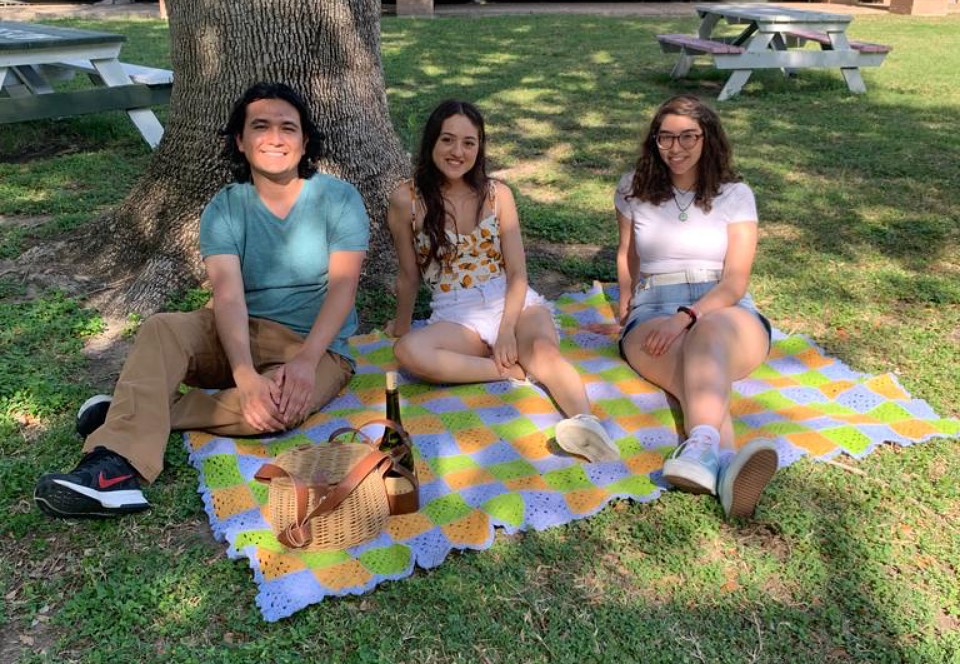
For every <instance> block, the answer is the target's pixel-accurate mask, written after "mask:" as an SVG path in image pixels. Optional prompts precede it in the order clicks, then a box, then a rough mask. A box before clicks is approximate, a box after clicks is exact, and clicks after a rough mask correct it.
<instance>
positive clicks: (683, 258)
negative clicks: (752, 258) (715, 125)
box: [613, 171, 757, 274]
mask: <svg viewBox="0 0 960 664" xmlns="http://www.w3.org/2000/svg"><path fill="white" fill-rule="evenodd" d="M632 182H633V172H632V171H631V172H630V173H626V174H625V175H624V176H623V177H622V178H620V184H619V185H617V191H616V193H615V194H614V197H613V202H614V205H616V207H617V211H618V212H620V214H622V215H623V216H624V217H626V218H627V219H630V220H631V221H632V222H633V246H634V247H635V249H636V252H637V255H638V257H639V259H640V263H639V264H640V271H641V272H643V273H645V274H663V273H665V272H680V271H682V270H685V269H695V268H703V269H707V270H722V269H723V259H724V257H725V256H726V254H727V224H733V223H737V222H741V221H749V222H753V223H756V222H757V204H756V201H755V200H754V198H753V191H751V190H750V187H748V186H747V185H745V184H744V183H742V182H731V183H728V184H725V185H722V186H721V187H720V194H719V195H718V196H717V197H716V198H714V199H713V207H712V208H711V210H710V213H709V214H705V213H704V212H703V210H701V209H700V208H698V207H697V206H696V205H692V204H691V205H690V207H688V208H686V213H687V219H686V221H680V219H679V217H680V212H681V210H680V207H679V205H678V204H677V202H676V200H674V199H673V198H671V199H670V200H668V201H667V202H666V203H662V204H660V205H653V204H652V203H645V202H641V201H639V200H637V199H635V198H627V193H628V192H629V191H630V189H631V183H632ZM674 191H675V193H676V197H677V198H679V199H680V203H682V204H683V205H686V204H687V203H689V202H690V198H691V196H693V193H692V192H691V193H689V194H686V195H684V194H682V193H680V192H677V191H676V190H674Z"/></svg>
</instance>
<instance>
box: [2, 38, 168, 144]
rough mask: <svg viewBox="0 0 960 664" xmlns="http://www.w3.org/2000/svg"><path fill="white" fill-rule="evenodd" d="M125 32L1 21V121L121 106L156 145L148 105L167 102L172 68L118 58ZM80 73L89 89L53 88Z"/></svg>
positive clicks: (157, 127)
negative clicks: (143, 65) (54, 85)
mask: <svg viewBox="0 0 960 664" xmlns="http://www.w3.org/2000/svg"><path fill="white" fill-rule="evenodd" d="M125 40H126V37H124V36H123V35H118V34H112V33H107V32H94V31H92V30H78V29H75V28H61V27H54V26H47V25H35V24H31V23H19V22H14V21H0V124H2V123H9V122H23V121H27V120H40V119H48V118H57V117H68V116H73V115H81V114H84V113H98V112H102V111H107V110H124V111H126V112H127V115H129V116H130V119H131V120H132V121H133V123H134V125H136V127H137V130H138V131H139V132H140V134H141V135H142V136H143V138H144V140H146V142H147V143H148V144H149V145H150V147H152V148H155V147H156V146H157V144H158V143H159V142H160V139H161V137H162V136H163V126H162V125H161V124H160V121H159V120H158V119H157V116H156V115H154V113H153V111H151V110H150V108H149V107H150V106H154V105H157V104H164V103H167V102H168V101H169V99H170V89H171V86H172V82H173V75H172V73H171V72H169V71H167V70H164V69H154V68H151V67H141V66H138V65H129V64H127V63H123V62H120V49H121V47H122V46H123V42H124V41H125ZM77 72H81V73H85V74H87V75H88V76H89V77H90V80H91V81H92V82H93V83H94V86H95V87H93V88H92V89H81V90H69V91H64V92H58V91H56V90H54V87H53V82H54V81H57V80H62V79H66V78H70V77H72V76H73V75H74V74H76V73H77Z"/></svg>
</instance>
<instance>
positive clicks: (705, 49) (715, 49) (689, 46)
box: [657, 35, 745, 55]
mask: <svg viewBox="0 0 960 664" xmlns="http://www.w3.org/2000/svg"><path fill="white" fill-rule="evenodd" d="M657 41H658V42H660V50H661V51H662V52H663V53H683V54H685V55H696V54H706V55H739V54H740V53H743V52H744V51H745V49H744V48H742V47H740V46H735V45H733V44H729V43H727V42H724V41H718V40H716V39H700V38H699V37H694V36H692V35H657Z"/></svg>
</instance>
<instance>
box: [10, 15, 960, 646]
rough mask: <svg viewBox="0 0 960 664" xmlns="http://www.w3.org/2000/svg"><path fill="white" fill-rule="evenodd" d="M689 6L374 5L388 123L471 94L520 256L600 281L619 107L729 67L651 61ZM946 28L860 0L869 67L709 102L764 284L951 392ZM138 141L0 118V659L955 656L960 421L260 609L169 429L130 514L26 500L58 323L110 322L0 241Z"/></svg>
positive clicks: (73, 372)
mask: <svg viewBox="0 0 960 664" xmlns="http://www.w3.org/2000/svg"><path fill="white" fill-rule="evenodd" d="M690 13H691V16H690V17H689V18H682V19H679V18H666V17H664V18H636V19H622V18H621V19H613V18H601V17H546V16H539V17H519V18H518V17H513V18H486V19H435V20H408V19H407V20H400V19H391V18H387V19H384V22H383V54H384V62H385V67H386V76H387V82H388V88H389V89H388V95H389V100H390V106H391V112H392V115H393V120H394V124H395V127H396V129H397V131H398V133H399V134H400V136H401V139H402V141H403V142H404V144H405V145H406V146H408V147H409V149H411V150H412V149H413V148H414V142H415V134H416V132H417V129H418V127H419V126H420V124H421V122H422V120H423V119H424V118H425V117H426V114H427V112H428V111H429V109H430V108H432V107H433V105H434V104H435V103H436V102H437V101H439V100H440V99H442V98H445V97H448V96H461V97H466V98H471V99H474V100H476V101H477V102H478V104H479V105H480V106H481V107H482V109H483V110H484V111H485V112H486V114H487V120H488V131H489V133H490V136H491V141H492V143H491V148H490V150H491V155H490V156H491V159H492V161H493V163H494V166H495V168H496V169H498V172H500V173H501V174H502V175H503V177H505V178H506V179H507V180H508V181H509V182H510V183H511V185H513V186H514V187H515V190H516V191H517V194H518V200H519V203H520V208H521V219H522V223H523V226H524V232H525V237H526V239H527V241H528V243H529V246H530V249H529V251H530V263H531V268H532V269H531V279H532V282H533V284H534V285H535V286H536V285H537V284H538V282H539V281H540V280H546V279H547V278H551V279H557V278H559V279H560V280H561V281H562V282H563V283H565V284H569V285H570V286H571V287H575V286H576V285H579V284H585V283H588V282H589V281H590V280H592V279H604V280H612V279H613V278H614V274H615V272H614V264H613V259H612V256H613V253H612V249H613V247H614V246H615V242H616V222H615V218H614V216H613V213H612V190H613V187H614V185H615V183H616V181H617V179H618V177H619V175H620V173H621V172H623V171H625V170H627V169H628V168H629V167H630V164H631V161H632V159H633V155H634V154H635V149H636V145H637V143H638V138H639V133H640V131H641V128H642V127H641V125H642V123H643V122H644V121H645V120H647V119H648V118H649V116H650V114H651V112H652V110H653V109H654V108H655V107H656V105H657V104H658V103H659V102H661V101H662V100H663V99H665V98H666V97H667V96H669V95H670V94H672V93H674V92H678V91H686V92H695V93H702V94H703V95H704V96H706V97H707V98H715V96H716V94H717V92H718V91H719V89H720V87H722V84H723V81H724V79H725V74H723V73H719V72H716V71H713V70H712V69H711V68H709V67H707V66H701V67H696V68H695V70H694V73H693V75H692V77H691V78H690V79H688V80H685V81H682V82H677V81H672V80H671V79H670V78H669V76H668V72H669V70H670V68H671V66H672V60H671V59H670V58H668V57H667V56H663V55H661V54H660V53H659V49H658V47H657V44H656V41H655V39H654V35H655V34H656V33H660V32H692V31H693V30H694V29H695V27H696V19H695V17H694V16H693V12H692V11H691V12H690ZM65 25H74V26H79V27H89V28H93V29H103V30H108V31H111V32H122V33H124V34H126V35H127V36H128V44H127V46H125V48H124V57H125V59H126V60H129V61H133V62H140V63H144V64H149V65H153V66H165V65H168V64H169V57H168V52H167V48H168V46H167V42H166V35H165V26H164V24H162V23H160V22H158V21H157V22H152V21H131V22H119V21H118V22H82V23H81V22H68V23H65ZM958 31H960V15H953V16H950V17H948V18H939V19H923V18H915V17H904V16H892V15H891V16H879V17H873V16H869V17H867V16H862V17H861V16H858V17H857V18H856V20H855V21H854V23H853V24H852V27H851V30H850V32H851V35H852V36H854V37H856V38H858V39H862V40H865V41H876V42H880V43H886V44H891V45H892V46H893V47H894V51H893V52H892V54H891V55H890V56H889V57H888V58H887V60H886V62H885V63H884V65H883V66H882V67H880V68H871V69H867V70H865V71H864V79H865V81H866V84H867V88H868V91H869V92H868V93H867V94H866V95H863V96H854V95H850V94H849V93H848V92H847V90H846V86H845V84H844V83H843V80H842V78H841V77H840V75H839V72H836V71H803V72H802V73H801V74H800V76H799V77H798V78H796V79H792V80H785V79H783V78H782V77H781V76H780V75H779V74H778V73H776V72H769V73H763V74H760V75H755V76H754V78H753V79H752V80H751V82H750V84H748V85H747V87H746V89H745V91H744V93H743V94H742V96H740V97H738V98H735V99H733V100H731V101H728V102H724V103H722V104H718V105H717V108H718V110H719V111H720V113H721V116H722V118H723V120H724V122H725V124H726V127H727V129H728V131H729V133H730V135H731V139H732V142H733V145H734V146H735V149H736V156H737V163H738V165H739V167H740V169H741V171H742V173H743V175H744V177H745V179H746V180H747V182H749V183H750V185H751V186H752V187H753V188H754V190H755V192H756V195H757V201H758V205H759V209H760V218H761V225H760V233H761V237H760V247H759V254H758V258H757V262H756V267H755V273H754V280H753V286H752V291H753V294H754V296H755V299H756V300H757V301H758V303H759V305H760V306H761V308H762V309H763V310H764V312H765V313H766V314H767V315H768V316H769V317H770V319H771V320H772V321H773V323H774V325H776V326H777V327H778V328H780V329H781V330H783V331H785V332H789V333H803V334H807V335H809V336H811V337H812V338H813V339H815V340H816V341H817V343H819V344H821V345H822V346H823V347H825V348H826V349H827V350H828V351H829V352H830V353H831V354H833V355H835V356H837V357H839V358H841V359H842V360H843V361H845V362H846V363H847V364H849V365H851V366H852V367H853V368H855V369H857V370H860V371H864V372H870V373H883V372H893V373H895V374H896V375H897V376H898V378H899V380H900V381H901V382H902V383H903V385H904V386H905V387H906V388H907V389H908V390H909V391H910V392H911V393H912V394H913V395H914V396H915V397H917V398H921V399H925V400H926V401H928V402H929V403H930V404H931V405H932V406H933V407H934V409H935V410H937V412H939V413H940V414H941V415H943V416H949V417H958V416H960V405H958V404H960V381H958V375H960V258H958V256H960V188H958V183H960V132H958V131H957V124H958V120H960V86H958V85H957V84H956V76H957V74H956V72H957V71H960V49H956V48H952V49H951V48H944V47H943V45H944V44H947V43H955V42H956V34H957V33H958ZM162 114H163V111H161V119H163V117H162ZM27 152H29V153H30V154H31V155H32V156H31V157H30V158H23V156H22V155H23V154H25V153H27ZM149 157H150V155H149V153H148V151H147V149H146V146H145V145H144V143H143V142H142V139H141V138H140V136H139V134H137V133H136V131H135V130H134V128H133V125H132V124H131V123H130V122H129V121H128V120H127V118H126V117H125V116H124V115H122V114H119V113H112V114H102V115H96V116H86V117H82V118H76V119H70V120H63V121H59V122H37V123H29V124H23V125H4V126H3V127H2V128H0V513H2V514H3V515H4V519H3V522H2V525H0V559H2V560H3V563H4V564H3V565H2V566H0V596H2V598H3V601H2V604H0V662H4V663H6V662H63V661H81V662H106V661H111V662H128V661H141V662H204V663H206V662H231V663H233V662H254V661H257V662H260V661H265V662H305V661H306V662H314V661H315V662H325V661H330V662H338V661H357V662H394V661H410V662H787V661H788V662H808V661H809V662H904V661H906V662H960V584H958V583H957V575H958V572H960V446H958V445H957V442H958V441H956V440H953V441H949V440H940V441H937V442H933V443H929V444H924V445H918V446H915V447H913V448H908V449H901V448H894V447H885V448H883V449H880V450H879V451H877V452H876V453H874V454H872V455H870V456H868V457H866V458H865V459H863V460H860V461H855V460H851V459H840V460H839V463H838V464H823V463H815V462H810V461H806V460H801V461H800V462H798V463H796V464H794V465H792V466H791V467H789V468H788V469H786V470H784V471H783V472H781V473H780V474H778V475H777V477H776V478H775V479H774V481H773V482H772V484H771V485H770V487H769V488H768V490H767V492H766V494H765V496H764V499H763V501H762V502H761V506H760V509H759V511H758V514H757V518H756V520H755V521H753V522H752V523H747V524H736V525H727V524H724V523H723V521H722V518H721V516H722V515H721V510H720V507H719V505H718V504H716V502H715V501H713V500H708V499H705V498H703V497H696V496H690V495H684V494H670V495H667V496H664V497H663V498H661V499H660V500H657V501H655V502H653V503H651V504H644V505H640V504H632V503H629V502H621V503H618V504H615V505H613V506H611V507H609V508H608V509H606V510H604V511H603V512H601V513H600V514H599V515H597V516H596V517H593V518H591V519H587V520H584V521H579V522H575V523H572V524H570V525H567V526H564V527H560V528H554V529H551V530H547V531H544V532H529V533H522V534H519V535H516V536H512V537H507V536H502V535H501V536H499V537H498V538H497V542H496V544H495V545H494V546H493V548H492V549H490V550H488V551H484V552H468V553H463V554H460V555H453V556H451V557H450V558H449V559H448V560H447V561H446V562H445V563H444V564H443V565H441V566H440V567H439V568H437V569H434V570H431V571H426V572H425V571H422V570H420V571H417V572H416V573H415V574H414V576H413V577H412V578H410V579H407V580H404V581H402V582H397V583H386V584H384V585H382V586H381V587H380V588H378V589H377V590H375V591H374V592H372V593H369V594H367V595H364V596H361V597H350V598H346V599H334V600H329V601H325V602H323V603H322V604H320V605H315V606H313V607H310V608H307V609H305V610H303V611H300V612H299V613H297V614H295V615H294V616H293V617H292V618H290V619H287V620H284V621H282V622H280V623H276V624H267V623H264V622H263V621H262V620H261V619H260V614H259V612H258V610H257V609H256V607H255V605H254V595H255V592H256V588H255V585H254V583H253V579H252V575H251V573H250V571H249V570H248V568H247V564H246V561H237V562H234V561H230V560H228V559H227V558H226V556H225V555H224V553H223V545H221V544H219V543H216V542H214V541H213V540H212V537H211V536H210V533H209V528H208V526H207V522H206V517H205V515H204V513H203V509H202V506H201V503H200V500H199V497H198V496H197V494H196V487H197V474H196V472H195V471H194V470H193V469H192V468H191V467H189V466H188V464H187V462H186V455H185V452H184V451H183V449H182V446H181V445H180V444H179V439H178V438H175V439H174V443H173V444H171V445H170V446H169V449H168V452H167V464H168V466H167V470H166V471H165V472H164V474H163V475H162V476H161V478H160V480H159V482H158V483H157V484H156V485H155V486H154V487H151V488H150V489H149V492H148V496H149V498H150V500H151V502H152V503H153V504H154V509H153V510H151V511H150V512H148V513H146V514H144V515H141V516H137V517H133V518H127V519H123V520H119V521H112V522H106V523H104V522H83V523H78V522H69V521H54V520H50V519H46V518H44V517H43V516H42V515H41V514H40V513H39V512H38V511H37V510H36V508H35V507H34V506H33V503H32V500H31V495H32V488H33V485H34V483H35V481H36V479H37V477H38V476H39V475H40V474H41V473H43V472H45V471H49V470H53V469H61V468H67V467H71V466H72V465H73V464H74V463H75V462H76V460H77V458H78V450H79V443H78V441H77V440H76V438H75V436H74V434H73V433H72V416H73V412H74V410H75V408H76V406H77V405H78V404H79V403H80V401H82V399H83V398H85V397H86V396H88V395H89V393H90V392H91V390H92V389H93V384H92V379H91V378H90V373H91V370H92V369H94V368H93V367H90V366H88V364H87V362H86V360H85V359H84V357H83V356H82V354H81V352H80V351H81V348H82V345H83V343H84V340H85V339H87V338H89V337H90V336H91V335H94V334H96V333H97V332H99V331H100V330H101V329H102V328H103V326H104V321H103V320H102V319H101V318H100V317H99V316H98V315H97V313H96V312H94V311H90V310H87V309H84V308H83V306H82V301H78V299H76V298H72V297H68V296H65V295H63V294H61V293H58V292H56V291H52V290H37V289H36V288H33V287H31V286H30V285H29V284H25V283H23V282H21V281H19V280H16V279H12V278H11V277H10V276H9V274H8V273H7V271H6V270H5V269H4V263H3V262H2V261H7V260H12V259H14V258H16V257H17V256H19V255H21V254H22V253H23V252H25V251H28V250H29V249H30V247H32V246H34V245H37V244H39V243H44V242H49V241H53V240H56V238H57V237H58V235H59V234H61V233H63V232H64V231H66V230H68V229H72V228H76V227H77V226H79V225H82V224H84V223H86V222H87V221H88V220H90V219H92V218H93V217H94V216H95V215H96V214H97V213H98V211H99V210H102V209H104V208H107V207H109V206H111V205H114V204H116V203H117V202H118V201H120V200H121V199H122V198H123V197H124V195H125V194H126V192H127V191H128V190H129V189H130V187H132V186H133V184H134V183H135V181H136V178H137V175H138V173H139V172H141V170H142V169H143V167H144V165H145V164H146V163H147V161H148V159H149ZM544 248H549V252H547V251H546V250H545V249H544ZM374 299H376V298H374ZM388 313H389V312H388V311H368V312H366V314H367V319H368V321H369V323H370V324H378V323H382V322H383V318H385V317H386V316H387V315H388Z"/></svg>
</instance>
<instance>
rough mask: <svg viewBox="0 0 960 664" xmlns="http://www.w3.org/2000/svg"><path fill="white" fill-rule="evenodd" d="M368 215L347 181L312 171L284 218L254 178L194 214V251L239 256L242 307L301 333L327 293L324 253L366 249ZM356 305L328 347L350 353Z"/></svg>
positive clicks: (222, 192) (204, 254) (227, 190)
mask: <svg viewBox="0 0 960 664" xmlns="http://www.w3.org/2000/svg"><path fill="white" fill-rule="evenodd" d="M369 235H370V221H369V219H368V218H367V213H366V210H365V208H364V206H363V199H362V198H361V197H360V193H359V192H358V191H357V190H356V189H355V188H354V187H353V185H351V184H349V183H347V182H344V181H343V180H339V179H337V178H335V177H332V176H330V175H324V174H321V173H316V174H314V175H313V176H311V177H310V178H309V179H307V180H305V181H304V183H303V188H302V189H301V190H300V194H299V196H298V197H297V200H296V202H295V203H294V205H293V207H292V208H291V209H290V212H289V213H288V214H287V216H286V218H285V219H280V218H279V217H277V216H276V215H274V214H273V213H272V212H270V210H269V209H267V207H266V206H265V205H264V204H263V201H261V200H260V196H259V194H257V190H256V189H255V188H254V186H253V184H252V183H248V182H247V183H234V184H229V185H227V186H226V187H224V188H223V189H221V190H220V191H219V192H218V193H217V194H216V196H214V197H213V199H212V200H211V201H210V203H209V204H208V205H207V207H206V209H204V211H203V214H202V215H201V216H200V255H201V256H202V257H203V258H204V259H206V258H207V257H208V256H215V255H220V254H229V255H233V256H237V257H239V259H240V270H241V273H242V274H243V290H244V297H245V299H246V302H247V313H248V315H250V316H252V317H254V318H266V319H267V320H272V321H275V322H277V323H280V324H281V325H285V326H287V327H289V328H290V329H291V330H293V331H294V332H297V333H298V334H300V335H303V336H306V335H307V334H309V332H310V328H311V327H313V323H314V321H315V320H316V318H317V314H319V312H320V307H322V306H323V302H324V300H325V299H326V296H327V286H328V281H329V279H328V277H329V269H330V254H331V253H332V252H334V251H366V249H367V244H368V241H369ZM356 330H357V311H356V308H352V309H351V310H350V314H349V315H348V316H347V319H346V321H344V324H343V326H342V327H341V328H340V332H339V333H338V334H337V337H336V339H335V340H334V341H333V342H332V343H331V344H330V348H329V350H331V351H333V352H335V353H338V354H340V355H343V356H344V357H346V358H348V359H349V358H350V353H349V348H348V345H347V339H348V338H349V337H350V336H351V335H352V334H354V333H356Z"/></svg>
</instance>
